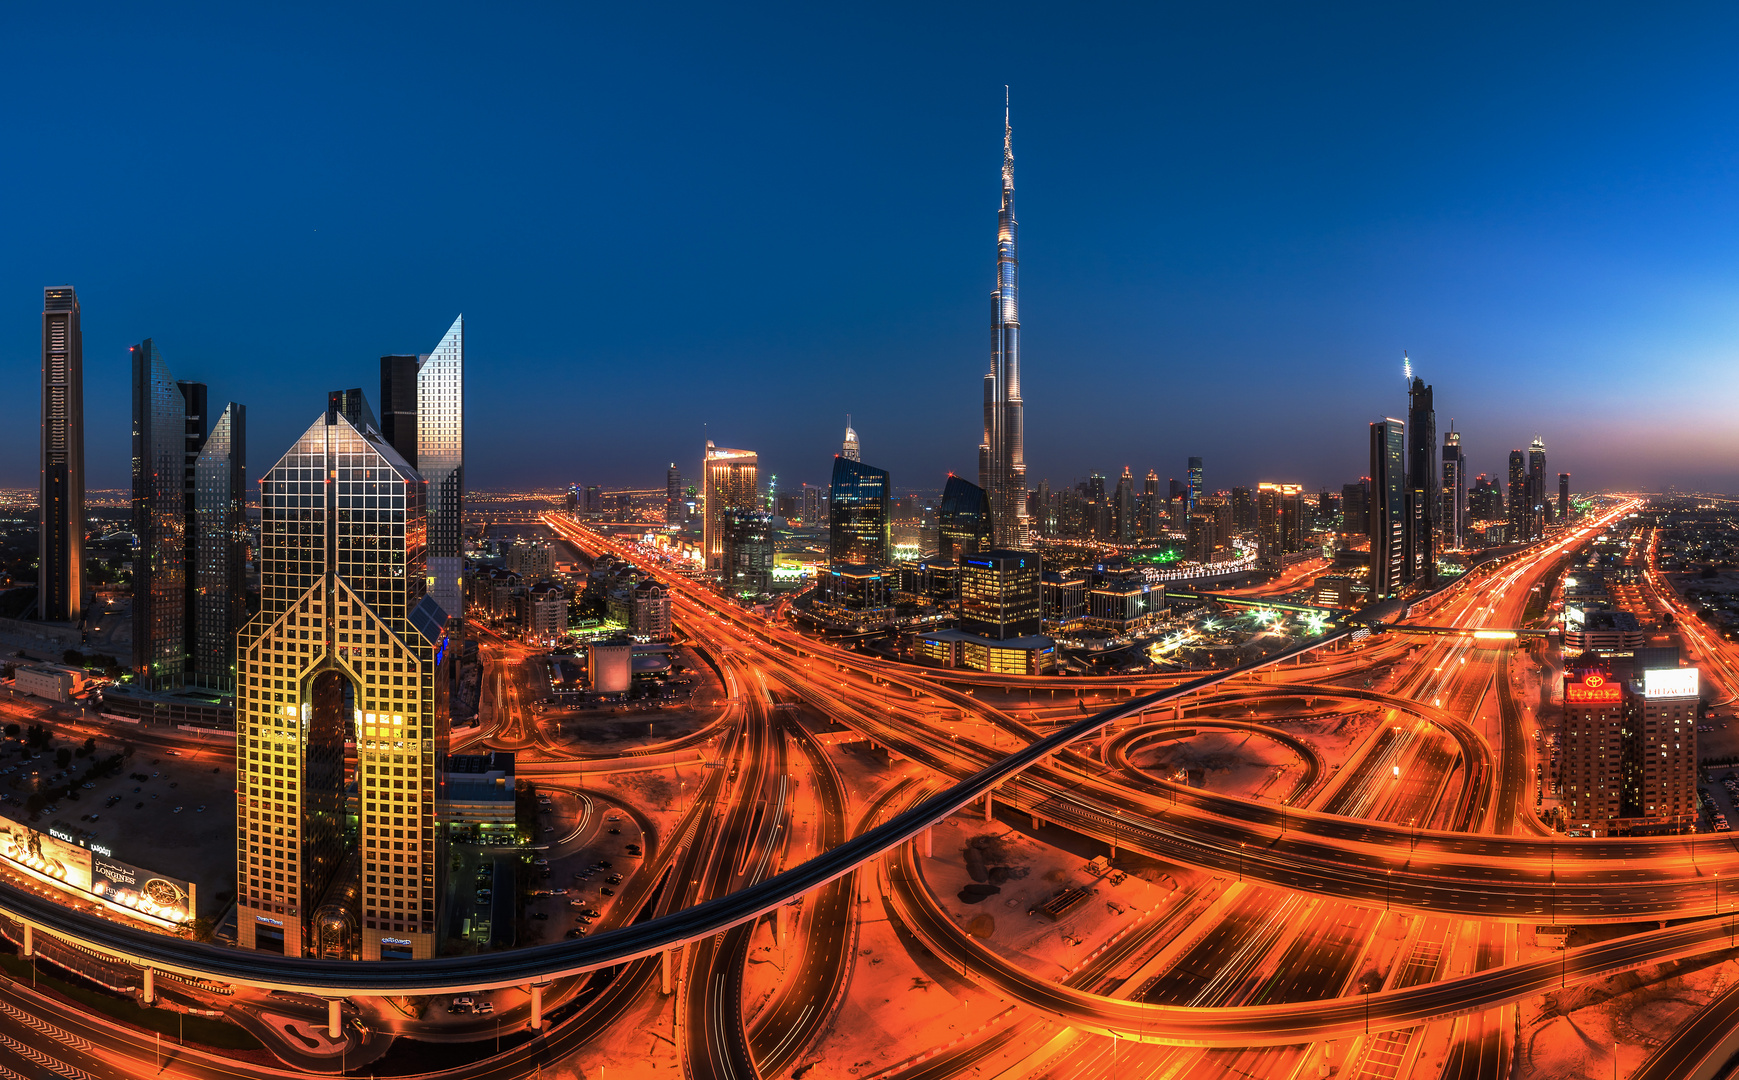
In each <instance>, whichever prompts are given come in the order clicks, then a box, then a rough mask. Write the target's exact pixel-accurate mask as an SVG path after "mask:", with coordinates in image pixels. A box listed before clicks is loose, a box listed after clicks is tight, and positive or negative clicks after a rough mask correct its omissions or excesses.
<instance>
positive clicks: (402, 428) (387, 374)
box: [380, 355, 427, 468]
mask: <svg viewBox="0 0 1739 1080" xmlns="http://www.w3.org/2000/svg"><path fill="white" fill-rule="evenodd" d="M426 359H427V357H425V356H409V355H395V356H383V357H381V358H380V433H381V434H382V435H385V436H386V441H387V442H389V443H392V448H393V449H394V450H397V451H398V452H399V457H402V458H404V459H405V461H406V462H407V463H408V464H410V465H411V467H413V468H415V467H416V464H417V369H418V368H420V367H422V366H423V361H424V360H426Z"/></svg>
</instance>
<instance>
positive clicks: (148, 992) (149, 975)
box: [139, 968, 157, 1005]
mask: <svg viewBox="0 0 1739 1080" xmlns="http://www.w3.org/2000/svg"><path fill="white" fill-rule="evenodd" d="M139 997H140V998H141V999H142V1000H143V1001H144V1002H145V1004H147V1005H149V1004H151V1003H152V1002H153V1001H156V1000H157V972H156V971H155V970H154V969H152V968H146V969H145V989H144V991H143V992H142V993H140V995H139Z"/></svg>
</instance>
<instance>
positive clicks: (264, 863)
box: [236, 393, 452, 960]
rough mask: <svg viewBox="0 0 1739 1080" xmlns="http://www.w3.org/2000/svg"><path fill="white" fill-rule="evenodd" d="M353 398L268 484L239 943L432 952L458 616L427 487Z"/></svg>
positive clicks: (263, 489)
mask: <svg viewBox="0 0 1739 1080" xmlns="http://www.w3.org/2000/svg"><path fill="white" fill-rule="evenodd" d="M347 404H348V402H347V400H346V397H345V395H343V394H341V393H334V394H332V395H329V397H328V401H327V408H326V411H325V413H324V414H323V415H322V416H321V417H320V418H319V419H317V420H316V421H315V422H314V424H313V425H312V426H310V427H309V428H308V430H307V431H306V432H305V433H304V434H303V435H302V436H301V438H299V439H298V440H297V441H296V443H295V445H293V446H292V447H291V448H290V450H289V451H288V452H287V453H286V454H284V456H283V457H281V458H280V459H279V460H278V461H277V463H276V464H275V465H273V466H272V467H271V468H270V469H269V470H267V472H266V474H265V476H264V477H263V478H262V480H261V484H260V549H259V565H260V610H259V612H258V613H257V614H256V615H254V617H253V618H252V619H251V620H250V621H249V622H248V623H247V625H246V626H244V627H243V628H242V630H241V633H240V634H238V635H237V638H236V671H237V677H238V681H239V682H240V683H241V684H242V685H240V686H238V689H237V694H236V774H237V786H236V826H237V842H236V882H237V886H236V888H237V896H236V903H237V923H236V927H237V932H236V936H237V942H238V944H239V945H240V946H241V947H243V948H257V949H264V950H270V951H279V950H281V951H283V952H284V953H285V954H286V955H290V956H299V955H305V954H310V953H314V952H316V951H317V952H318V953H319V954H320V955H339V956H344V955H354V956H359V957H360V958H361V959H364V960H370V959H381V958H392V957H406V958H422V957H428V956H432V955H434V951H435V946H436V942H437V940H438V936H439V929H438V928H439V925H440V898H441V896H442V891H443V888H444V877H445V868H446V866H445V864H446V860H445V852H444V847H443V838H442V834H441V831H440V829H439V828H438V827H437V824H436V820H435V789H436V782H437V779H438V777H439V776H440V774H441V770H442V769H443V767H444V764H445V757H446V751H447V739H448V730H447V712H446V702H447V694H446V689H447V687H446V683H447V680H448V677H449V675H450V673H451V670H452V663H451V661H450V660H448V659H447V656H448V653H449V652H450V650H449V649H447V648H446V637H445V627H446V622H447V615H446V612H445V611H443V610H442V609H441V607H440V605H439V604H438V603H437V602H436V601H435V599H434V598H433V597H432V596H431V595H429V594H428V592H427V586H428V577H427V573H426V571H427V558H428V517H429V515H428V509H427V502H426V499H427V491H428V486H429V485H428V484H427V483H426V482H425V481H424V480H423V478H422V477H420V476H419V475H418V474H417V472H416V470H415V469H413V468H411V466H410V464H409V463H408V462H406V461H405V460H404V458H403V457H402V456H400V455H399V454H398V452H397V451H395V450H394V449H393V448H392V445H391V444H390V443H389V442H388V441H387V440H386V438H385V436H384V435H382V434H381V433H380V432H379V431H378V430H377V429H376V428H374V427H373V426H372V425H369V424H363V425H360V426H359V425H357V424H355V423H353V422H352V421H351V420H350V419H349V418H348V417H347V415H346V407H347ZM353 411H354V410H353ZM347 738H349V739H354V741H355V744H356V756H357V771H356V792H357V798H358V805H357V809H356V813H357V817H356V822H357V829H358V833H357V834H356V835H352V834H349V833H348V832H347V831H346V793H345V775H344V774H345V768H344V751H345V741H346V739H347ZM341 869H343V871H344V874H343V876H341V874H340V871H341ZM357 877H360V879H361V880H356V878H357ZM347 898H354V899H353V900H352V899H347ZM328 899H334V902H333V903H328V904H325V905H322V901H323V900H328ZM317 909H320V910H322V911H323V912H324V914H323V915H322V917H321V919H320V920H319V922H318V924H316V920H315V917H314V913H315V911H316V910H317ZM335 913H336V914H335Z"/></svg>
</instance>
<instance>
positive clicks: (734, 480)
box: [701, 439, 761, 582]
mask: <svg viewBox="0 0 1739 1080" xmlns="http://www.w3.org/2000/svg"><path fill="white" fill-rule="evenodd" d="M701 482H702V484H704V485H705V486H704V488H703V489H702V492H701V494H702V500H703V509H702V517H701V552H702V553H703V558H704V559H705V560H706V569H707V571H709V572H710V573H715V574H721V575H723V574H724V569H725V519H726V518H727V517H729V516H730V515H731V514H732V513H736V512H738V511H747V510H754V509H757V508H758V507H759V505H760V495H761V486H760V459H759V458H757V457H756V456H755V453H754V451H752V450H726V449H723V448H720V447H716V446H714V445H713V443H712V440H711V439H708V440H707V444H706V453H705V457H704V459H703V460H702V462H701ZM724 578H725V580H726V581H727V582H728V580H729V575H724Z"/></svg>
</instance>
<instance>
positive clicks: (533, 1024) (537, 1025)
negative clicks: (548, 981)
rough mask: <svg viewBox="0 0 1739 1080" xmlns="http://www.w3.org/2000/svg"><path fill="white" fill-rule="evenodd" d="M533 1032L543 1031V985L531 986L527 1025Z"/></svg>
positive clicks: (535, 984)
mask: <svg viewBox="0 0 1739 1080" xmlns="http://www.w3.org/2000/svg"><path fill="white" fill-rule="evenodd" d="M527 1026H528V1027H530V1028H531V1030H533V1031H542V1030H543V984H542V983H532V984H531V1021H530V1023H529V1024H528V1025H527Z"/></svg>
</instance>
